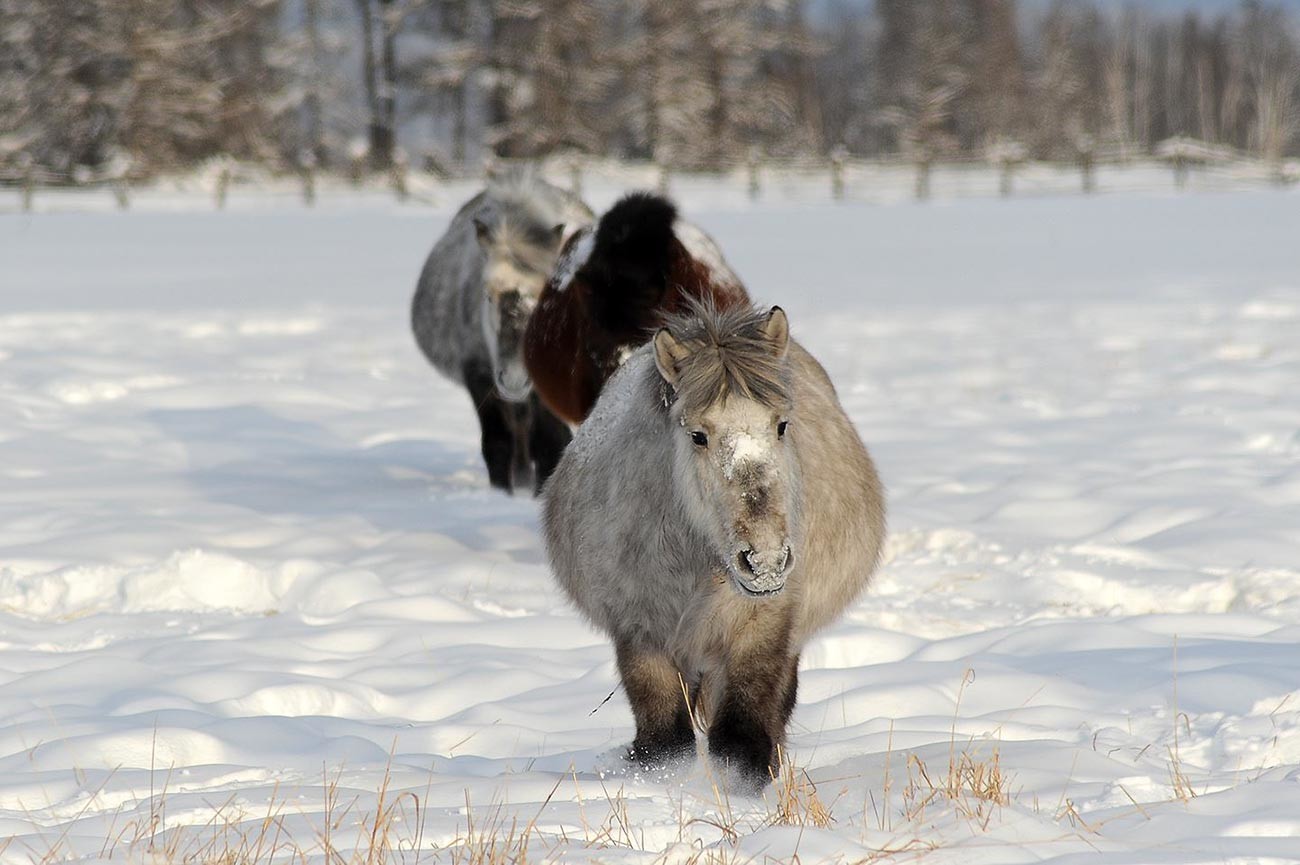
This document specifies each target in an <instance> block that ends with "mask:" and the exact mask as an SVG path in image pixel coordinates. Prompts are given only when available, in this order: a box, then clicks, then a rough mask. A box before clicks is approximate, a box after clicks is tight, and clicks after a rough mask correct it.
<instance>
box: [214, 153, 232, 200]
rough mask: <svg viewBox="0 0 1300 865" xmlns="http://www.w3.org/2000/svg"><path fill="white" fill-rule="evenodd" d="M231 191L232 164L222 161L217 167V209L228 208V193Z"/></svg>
mask: <svg viewBox="0 0 1300 865" xmlns="http://www.w3.org/2000/svg"><path fill="white" fill-rule="evenodd" d="M229 191H230V166H229V165H228V164H226V162H224V161H223V162H222V163H221V167H220V168H219V169H217V190H216V192H217V210H225V209H226V194H227V193H228V192H229Z"/></svg>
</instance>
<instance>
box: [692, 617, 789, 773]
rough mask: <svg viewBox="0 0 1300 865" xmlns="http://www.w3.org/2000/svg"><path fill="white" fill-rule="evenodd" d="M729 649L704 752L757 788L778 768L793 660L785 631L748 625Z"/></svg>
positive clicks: (787, 710)
mask: <svg viewBox="0 0 1300 865" xmlns="http://www.w3.org/2000/svg"><path fill="white" fill-rule="evenodd" d="M750 630H754V631H757V632H758V633H754V634H747V635H745V636H744V637H742V638H741V639H739V640H738V641H737V642H736V644H734V645H733V646H732V647H731V653H730V655H729V657H728V658H727V665H726V676H727V682H726V685H725V686H724V688H723V692H722V700H721V702H720V705H719V706H718V707H717V710H716V715H715V717H714V718H713V719H712V720H711V723H710V724H709V754H710V755H711V756H712V757H713V758H714V759H715V760H716V761H718V762H720V763H722V764H723V765H725V766H728V767H730V769H731V770H732V771H734V772H735V773H736V774H737V775H738V776H739V778H740V780H741V781H742V783H744V784H745V785H746V786H748V787H750V792H757V791H758V790H761V789H762V788H763V786H764V785H766V784H767V782H768V781H770V780H771V779H772V778H774V777H775V776H776V773H777V772H778V771H779V770H780V755H779V751H778V748H779V746H780V745H781V744H782V743H783V742H784V741H785V726H786V722H787V721H788V720H789V718H790V714H791V712H793V710H794V701H795V691H796V689H797V687H798V679H797V672H796V665H797V663H798V659H797V658H791V657H790V655H788V654H787V652H786V646H787V641H788V634H787V633H785V632H782V633H779V634H775V635H774V634H772V633H771V628H769V627H763V625H762V624H759V623H752V624H751V626H750Z"/></svg>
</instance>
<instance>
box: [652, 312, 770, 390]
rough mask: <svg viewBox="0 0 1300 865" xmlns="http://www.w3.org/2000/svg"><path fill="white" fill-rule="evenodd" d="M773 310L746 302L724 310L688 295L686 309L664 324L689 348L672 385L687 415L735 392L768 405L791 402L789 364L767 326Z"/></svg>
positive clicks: (678, 367)
mask: <svg viewBox="0 0 1300 865" xmlns="http://www.w3.org/2000/svg"><path fill="white" fill-rule="evenodd" d="M770 315H771V312H770V310H766V309H759V308H758V307H753V306H748V305H742V306H733V307H730V308H727V309H721V308H719V307H718V306H717V305H716V304H714V303H712V302H709V301H707V300H697V299H695V298H688V299H687V301H686V310H685V311H684V312H682V313H680V314H677V315H672V316H669V317H668V319H667V321H666V323H665V325H664V326H665V327H667V328H668V332H669V333H671V334H672V335H673V336H674V337H675V338H676V339H677V341H678V342H680V343H681V344H682V346H683V347H684V348H686V349H687V351H688V352H689V353H688V354H687V355H686V357H684V358H683V359H682V360H681V361H679V362H678V364H677V382H676V384H675V385H674V387H673V388H671V390H673V391H675V393H676V399H677V400H678V401H680V402H681V404H682V407H683V409H684V410H685V411H686V412H687V413H688V414H696V413H697V412H701V411H704V410H707V409H708V408H710V407H711V406H713V405H715V404H717V403H720V402H725V401H726V399H727V397H728V396H729V395H731V394H733V393H735V394H739V395H740V396H742V397H745V398H747V399H752V400H754V401H756V402H758V403H759V404H761V405H764V406H767V407H768V408H772V409H776V410H778V411H783V410H786V409H788V408H789V406H790V369H789V365H788V364H787V363H786V362H785V358H784V357H782V356H779V355H777V353H776V352H775V351H773V348H772V341H771V340H770V339H769V338H768V336H767V333H766V330H765V326H766V325H767V322H768V318H769V316H770Z"/></svg>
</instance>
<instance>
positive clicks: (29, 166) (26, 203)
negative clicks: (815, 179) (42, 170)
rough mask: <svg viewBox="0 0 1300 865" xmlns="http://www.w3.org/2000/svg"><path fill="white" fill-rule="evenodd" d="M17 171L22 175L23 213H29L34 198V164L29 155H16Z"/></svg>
mask: <svg viewBox="0 0 1300 865" xmlns="http://www.w3.org/2000/svg"><path fill="white" fill-rule="evenodd" d="M18 169H19V170H20V171H22V173H23V179H22V184H23V213H31V212H32V204H33V199H35V197H36V162H35V161H34V160H33V159H32V155H31V154H30V153H21V154H19V155H18Z"/></svg>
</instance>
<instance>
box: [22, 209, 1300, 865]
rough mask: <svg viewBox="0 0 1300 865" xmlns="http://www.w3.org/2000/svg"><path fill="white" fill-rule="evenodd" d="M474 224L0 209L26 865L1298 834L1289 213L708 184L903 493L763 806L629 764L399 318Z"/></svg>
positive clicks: (1293, 302)
mask: <svg viewBox="0 0 1300 865" xmlns="http://www.w3.org/2000/svg"><path fill="white" fill-rule="evenodd" d="M612 195H613V189H612V188H611V189H598V190H597V191H596V194H595V195H594V196H593V198H594V201H593V203H594V204H595V205H597V206H603V205H605V204H607V203H608V201H609V198H610V197H611V196H612ZM454 204H455V202H454V201H440V202H439V205H438V206H437V207H435V208H428V207H422V206H408V207H399V206H397V205H395V204H392V203H389V202H387V201H378V200H370V201H366V202H362V203H360V204H358V205H357V206H355V207H349V206H346V202H344V201H342V200H338V201H334V202H333V203H331V204H330V206H326V207H322V208H320V209H318V210H315V211H306V210H303V209H301V208H300V207H299V206H298V205H297V204H296V203H289V204H275V203H274V202H272V203H269V204H267V205H266V206H264V207H258V208H250V209H244V210H239V209H238V208H234V209H232V210H231V211H227V212H223V213H214V212H210V211H209V210H208V209H207V202H206V201H202V200H200V201H198V202H196V203H194V204H193V205H192V206H191V207H190V208H189V210H188V211H187V210H185V209H183V208H182V209H180V210H178V212H162V209H154V210H149V209H147V208H146V209H136V210H132V211H131V212H128V213H125V214H121V215H118V214H112V213H38V214H37V215H34V216H21V215H16V214H13V213H10V214H6V215H0V478H2V480H0V861H3V862H23V863H26V862H31V861H56V860H63V859H109V858H111V859H116V860H122V861H126V860H131V861H141V860H144V859H145V858H149V859H150V861H165V860H169V861H182V860H187V861H200V860H212V859H215V858H218V857H219V856H220V855H221V854H229V857H228V858H227V859H226V861H229V862H265V861H269V860H270V859H271V858H273V856H272V854H273V853H274V854H276V855H277V856H279V857H280V858H282V859H285V860H288V859H290V858H293V857H295V856H297V855H298V854H299V853H301V854H302V855H303V856H305V857H306V860H307V861H310V862H313V863H321V862H325V861H326V856H325V854H324V853H323V852H322V851H323V850H325V849H327V848H328V849H330V850H332V851H335V852H334V854H332V855H331V861H340V857H341V859H342V860H343V861H347V860H352V859H355V860H356V861H368V862H379V861H417V860H419V859H423V860H424V861H446V862H458V861H459V862H469V861H518V860H519V859H520V858H521V851H520V850H519V849H518V848H519V846H520V843H521V842H520V839H521V838H527V843H526V851H523V852H524V853H526V856H524V857H522V858H526V859H527V860H528V861H542V860H546V859H548V858H550V859H555V860H559V859H563V860H566V861H584V860H588V859H590V860H594V861H601V862H606V863H633V862H638V863H651V862H656V863H665V865H666V863H678V862H690V861H725V862H746V861H754V862H766V861H790V860H792V859H793V858H794V857H795V856H796V855H797V857H798V860H799V861H800V862H803V863H805V865H809V863H814V862H821V861H835V860H837V859H840V858H842V859H845V860H848V861H860V860H870V859H874V858H877V857H889V858H892V859H894V860H897V861H918V860H919V861H927V862H961V863H986V862H1025V861H1042V860H1051V861H1054V862H1072V861H1085V859H1086V861H1089V862H1093V861H1097V862H1106V863H1155V862H1224V861H1232V862H1262V861H1293V860H1295V859H1297V858H1300V243H1298V242H1297V241H1296V237H1297V236H1300V197H1297V195H1296V194H1295V193H1293V192H1292V193H1288V192H1275V191H1267V192H1265V191H1256V192H1237V193H1225V194H1199V195H1190V196H1182V197H1176V196H1172V195H1155V194H1127V195H1110V196H1102V197H1097V198H1091V199H1085V198H1081V197H1072V198H1052V197H1043V198H1037V199H1017V200H1013V201H1009V202H1003V201H996V200H991V201H968V202H961V203H950V204H931V205H928V206H924V205H921V206H918V205H910V204H903V205H896V206H889V207H873V206H868V205H862V204H850V205H844V206H838V207H837V206H832V205H829V204H824V205H797V204H788V203H787V204H779V205H778V204H767V205H764V204H759V205H757V206H754V207H745V206H739V204H737V203H734V202H730V201H728V202H723V203H721V204H719V203H718V201H717V199H716V198H711V197H710V196H709V195H708V194H707V190H704V191H700V192H699V193H698V194H695V193H694V192H692V191H691V190H684V193H683V204H684V206H685V207H686V209H687V210H688V211H689V213H690V215H691V217H692V218H694V219H695V220H697V221H698V222H699V223H701V224H702V225H704V226H705V227H707V228H708V229H709V230H710V231H712V232H713V233H714V234H715V236H716V238H717V239H718V240H719V242H720V243H721V244H722V246H723V248H724V249H725V250H726V251H727V254H728V256H729V258H730V260H731V262H732V264H733V265H734V266H735V267H736V269H737V270H738V271H739V272H740V273H741V274H742V275H743V276H744V277H745V278H746V279H747V281H748V283H749V285H750V288H751V291H752V293H753V294H754V295H755V297H756V298H758V299H759V300H761V301H762V302H765V303H766V302H780V303H781V304H782V305H783V306H785V307H786V308H787V310H788V311H789V313H790V318H791V323H792V328H793V331H794V334H795V336H796V338H798V339H800V340H801V341H802V342H804V344H805V345H807V346H808V347H809V348H810V349H811V350H812V351H813V352H814V353H815V354H817V355H818V356H819V357H820V358H821V359H822V360H823V362H824V363H825V365H826V366H827V368H828V369H829V370H830V372H831V374H832V376H833V378H834V379H835V381H836V382H837V384H838V386H839V388H840V393H841V396H842V398H843V400H844V403H845V405H846V407H847V408H848V410H849V412H850V414H851V416H852V417H853V419H854V421H855V422H856V423H857V425H858V427H859V429H860V430H861V433H862V435H863V437H864V439H865V440H866V441H867V443H868V445H869V446H870V447H871V449H872V451H873V453H874V455H875V457H876V459H877V462H878V464H879V466H880V468H881V470H882V472H883V475H884V477H885V480H886V482H887V483H888V486H889V489H890V502H891V526H892V538H891V541H890V544H889V550H888V560H887V561H886V563H885V565H884V566H883V568H882V570H881V572H880V574H879V577H878V579H877V580H876V582H875V584H874V585H873V587H872V588H871V589H870V591H869V592H868V593H867V594H866V595H865V596H864V597H863V598H862V599H861V601H860V602H859V603H857V604H855V605H854V606H853V607H852V609H851V611H850V613H849V615H848V616H847V617H846V618H845V619H844V620H843V621H842V622H840V623H839V624H837V625H835V626H834V627H832V628H831V629H829V630H828V631H827V632H825V633H824V634H823V635H822V636H821V637H820V638H819V639H817V640H816V641H815V642H814V643H813V645H812V646H811V647H810V648H809V650H808V652H807V653H806V654H805V656H804V660H803V667H802V673H801V686H802V688H801V693H800V703H799V707H798V710H797V711H796V713H795V719H794V725H793V730H792V736H791V742H790V757H791V760H792V761H793V763H794V764H795V765H797V766H798V767H801V770H802V771H801V772H799V773H796V774H795V775H794V778H795V780H796V783H793V784H784V783H783V784H778V785H777V786H776V787H775V788H773V789H772V790H770V791H769V792H768V794H767V796H766V798H765V799H764V800H752V799H745V798H743V797H729V796H728V795H727V793H726V791H725V790H724V789H720V788H719V787H717V786H716V785H715V783H714V780H713V779H712V778H711V777H710V775H709V773H708V771H707V767H706V766H705V764H704V763H703V761H701V763H700V764H699V765H698V766H697V767H696V769H695V770H694V771H693V772H691V773H688V774H686V775H684V776H683V777H677V778H671V779H654V778H636V777H627V776H620V775H618V774H617V773H611V772H610V771H608V770H607V767H608V766H609V764H610V762H611V761H610V758H609V756H608V754H609V752H610V751H611V750H612V749H615V748H617V747H618V746H620V745H621V744H623V743H625V742H626V741H628V740H629V738H630V736H631V732H632V727H631V717H630V714H629V712H628V710H627V707H626V703H625V701H624V699H623V698H622V696H621V694H615V695H614V696H613V698H612V699H610V700H609V702H607V703H604V704H603V705H602V701H603V700H604V699H605V698H606V696H607V695H608V694H609V693H610V692H611V690H613V689H614V688H615V687H616V681H617V680H616V675H615V671H614V667H613V659H612V653H611V651H610V649H609V647H608V646H607V645H606V643H605V642H604V641H603V640H602V639H601V638H599V637H598V636H597V635H596V634H595V633H593V632H592V631H591V630H590V629H589V628H588V627H586V626H585V625H584V624H583V623H582V622H581V621H580V620H579V619H578V618H577V617H576V616H575V615H574V614H573V612H572V611H571V610H570V609H569V608H568V607H567V606H566V605H565V604H564V603H563V602H562V600H561V598H560V596H559V594H558V592H557V591H556V590H555V588H554V587H553V586H552V583H551V581H550V577H549V574H548V572H547V567H546V565H545V561H544V555H543V550H542V545H541V541H540V539H539V536H538V523H537V508H536V505H535V503H534V502H532V501H529V500H522V499H510V498H507V497H504V496H502V495H500V494H498V493H495V492H493V491H491V490H489V489H488V488H487V484H486V478H485V474H484V472H483V470H482V467H481V463H480V460H479V457H478V454H477V446H476V442H477V426H476V422H475V420H474V416H473V413H472V412H471V410H470V405H469V400H468V398H467V397H466V396H465V395H464V394H463V393H462V392H460V391H458V390H456V389H455V388H453V387H451V386H449V385H448V384H447V383H445V382H443V381H442V380H440V379H438V378H437V377H436V376H435V374H434V373H433V372H432V371H431V370H430V369H429V368H428V367H427V366H426V365H425V363H424V362H423V360H422V359H421V358H420V357H419V355H418V353H417V351H416V350H415V348H414V346H413V344H412V341H411V339H410V336H409V333H408V331H407V327H406V303H407V299H408V296H409V293H410V291H411V289H412V287H413V284H414V279H415V275H416V273H417V271H418V269H419V266H420V264H421V262H422V259H423V256H424V255H425V253H426V251H427V249H428V247H429V245H430V244H431V243H432V241H433V239H434V238H435V237H436V236H437V235H438V234H439V233H440V231H441V230H442V227H443V225H444V224H445V221H446V219H447V218H448V215H449V208H450V207H451V206H452V205H454ZM54 209H57V208H54ZM950 767H951V768H950ZM803 772H806V775H804V774H803ZM811 785H815V793H814V791H813V787H812V786H811ZM782 791H785V792H786V794H787V795H786V797H785V798H784V800H783V798H782V796H781V795H780V794H781V793H782ZM814 796H815V799H816V801H813V797H814ZM817 802H820V803H821V805H822V806H824V810H821V809H819V807H818V806H817ZM792 803H793V806H792ZM5 839H8V840H5ZM490 843H497V844H498V845H500V847H499V848H498V849H497V850H496V851H495V852H496V853H498V854H501V858H500V859H491V858H490V857H489V856H488V854H490V853H492V852H494V851H491V850H488V849H487V846H488V845H489V844H490ZM241 845H242V846H241ZM510 845H514V846H513V847H512V848H511V849H509V850H507V849H506V848H507V847H510ZM475 856H478V857H479V858H477V859H476V858H475Z"/></svg>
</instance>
